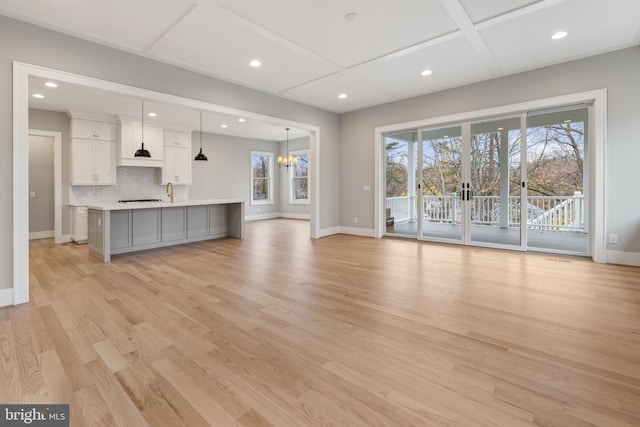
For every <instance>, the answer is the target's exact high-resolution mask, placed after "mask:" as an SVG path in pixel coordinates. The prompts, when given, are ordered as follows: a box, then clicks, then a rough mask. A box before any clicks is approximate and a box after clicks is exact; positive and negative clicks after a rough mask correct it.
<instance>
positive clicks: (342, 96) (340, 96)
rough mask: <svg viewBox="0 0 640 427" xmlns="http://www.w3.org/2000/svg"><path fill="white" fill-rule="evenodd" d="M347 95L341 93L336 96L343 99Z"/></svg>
mask: <svg viewBox="0 0 640 427" xmlns="http://www.w3.org/2000/svg"><path fill="white" fill-rule="evenodd" d="M346 97H347V94H346V93H341V94H340V95H338V98H340V99H345V98H346Z"/></svg>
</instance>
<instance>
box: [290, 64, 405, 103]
mask: <svg viewBox="0 0 640 427" xmlns="http://www.w3.org/2000/svg"><path fill="white" fill-rule="evenodd" d="M341 93H346V94H347V95H348V97H347V98H346V99H340V98H338V95H339V94H341ZM283 94H284V95H286V96H287V97H288V98H292V99H294V100H298V101H301V102H304V103H307V104H310V105H314V106H316V107H320V108H324V109H326V110H329V111H335V112H337V113H341V112H346V111H351V110H356V109H358V108H361V107H362V106H371V105H377V104H383V103H386V102H390V101H393V100H395V99H398V95H397V94H394V93H392V92H390V91H388V90H386V89H384V88H379V87H376V86H374V85H372V84H369V83H367V82H365V81H363V79H362V78H360V77H359V76H358V75H357V74H356V73H355V72H349V71H346V72H343V73H340V74H336V75H333V76H330V77H326V78H324V79H320V80H316V81H314V82H311V83H308V84H306V85H303V86H300V87H297V88H294V89H291V90H287V91H286V92H284V93H283Z"/></svg>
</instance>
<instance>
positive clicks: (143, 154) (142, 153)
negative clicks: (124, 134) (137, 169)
mask: <svg viewBox="0 0 640 427" xmlns="http://www.w3.org/2000/svg"><path fill="white" fill-rule="evenodd" d="M134 157H151V153H150V152H149V150H146V149H145V148H144V99H143V100H142V139H141V147H140V149H139V150H138V151H136V154H134Z"/></svg>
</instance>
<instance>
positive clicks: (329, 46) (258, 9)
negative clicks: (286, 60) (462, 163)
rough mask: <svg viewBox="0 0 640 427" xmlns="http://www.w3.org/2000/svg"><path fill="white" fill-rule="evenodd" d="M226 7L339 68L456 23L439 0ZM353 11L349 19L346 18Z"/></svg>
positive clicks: (250, 0)
mask: <svg viewBox="0 0 640 427" xmlns="http://www.w3.org/2000/svg"><path fill="white" fill-rule="evenodd" d="M220 3H221V4H222V5H224V7H226V8H228V9H230V10H233V11H235V12H237V13H238V14H240V15H242V16H246V17H247V18H248V19H249V20H251V21H252V22H255V23H257V24H259V25H261V26H263V27H265V28H268V29H269V30H271V31H273V32H274V33H277V34H279V35H280V36H282V37H284V38H286V39H288V40H293V41H295V43H297V44H299V45H301V46H303V47H305V48H307V49H309V50H310V51H312V52H314V53H316V54H318V55H320V56H321V57H323V58H327V59H329V60H331V61H333V62H335V63H337V64H339V65H341V66H342V67H351V66H353V65H355V64H359V63H362V62H365V61H368V60H370V59H372V58H376V57H379V56H382V55H385V54H387V53H391V52H394V51H397V50H399V49H403V48H405V47H407V46H411V45H414V44H416V43H420V42H423V41H426V40H429V39H432V38H434V37H437V36H439V35H442V34H445V33H448V32H451V31H455V30H457V27H456V26H455V24H454V23H453V21H452V19H451V18H450V17H449V15H448V14H447V13H446V11H445V9H444V8H443V7H442V5H441V4H440V2H439V1H438V0H395V1H389V0H323V1H318V0H271V1H262V0H222V1H221V2H220ZM348 13H356V14H357V16H356V17H355V19H354V20H353V21H348V20H346V19H345V15H346V14H348Z"/></svg>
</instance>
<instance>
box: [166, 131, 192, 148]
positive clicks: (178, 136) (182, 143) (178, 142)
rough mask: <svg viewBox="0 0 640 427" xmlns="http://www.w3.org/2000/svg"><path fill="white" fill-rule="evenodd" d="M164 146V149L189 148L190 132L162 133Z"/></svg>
mask: <svg viewBox="0 0 640 427" xmlns="http://www.w3.org/2000/svg"><path fill="white" fill-rule="evenodd" d="M164 145H165V146H166V147H184V148H191V132H178V131H175V130H165V131H164Z"/></svg>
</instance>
